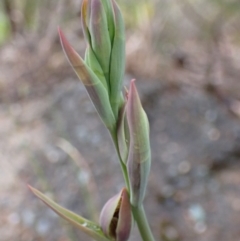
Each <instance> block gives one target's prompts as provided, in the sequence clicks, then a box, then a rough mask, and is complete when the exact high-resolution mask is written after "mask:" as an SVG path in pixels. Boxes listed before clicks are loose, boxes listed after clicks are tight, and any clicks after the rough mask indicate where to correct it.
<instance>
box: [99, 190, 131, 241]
mask: <svg viewBox="0 0 240 241" xmlns="http://www.w3.org/2000/svg"><path fill="white" fill-rule="evenodd" d="M100 226H101V228H102V230H103V233H104V234H105V235H106V236H107V237H109V238H111V239H113V240H116V241H127V240H128V238H129V236H130V232H131V226H132V214H131V204H130V202H129V196H128V192H127V189H126V188H123V189H122V190H121V192H120V193H118V194H117V195H115V196H114V197H112V198H111V199H109V200H108V202H107V203H106V204H105V205H104V207H103V209H102V211H101V214H100Z"/></svg>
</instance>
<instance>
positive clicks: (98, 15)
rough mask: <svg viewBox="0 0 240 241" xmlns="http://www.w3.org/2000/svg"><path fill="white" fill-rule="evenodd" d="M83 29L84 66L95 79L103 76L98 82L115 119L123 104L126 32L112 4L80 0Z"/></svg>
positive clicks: (117, 11)
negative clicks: (85, 42) (107, 96)
mask: <svg viewBox="0 0 240 241" xmlns="http://www.w3.org/2000/svg"><path fill="white" fill-rule="evenodd" d="M82 26H83V32H84V36H85V39H86V41H87V42H88V48H89V50H87V54H86V56H87V59H86V62H87V64H88V65H89V67H90V68H91V69H92V70H93V71H94V73H95V74H96V75H97V76H99V74H100V75H101V76H102V75H103V76H104V78H102V77H101V78H100V80H101V81H102V83H103V84H104V85H105V86H107V90H108V94H109V100H110V104H111V107H112V110H113V113H114V115H115V117H116V118H117V116H118V113H119V110H120V108H121V107H122V104H123V97H122V92H121V90H122V86H123V78H124V71H125V32H124V22H123V18H122V15H121V12H120V9H119V7H118V6H117V4H116V2H115V0H83V2H82ZM104 79H105V80H104Z"/></svg>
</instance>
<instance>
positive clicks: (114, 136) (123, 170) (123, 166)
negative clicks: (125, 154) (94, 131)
mask: <svg viewBox="0 0 240 241" xmlns="http://www.w3.org/2000/svg"><path fill="white" fill-rule="evenodd" d="M110 134H111V137H112V140H113V143H114V145H115V148H116V151H117V155H118V159H119V160H120V165H121V169H122V173H123V178H124V181H125V184H126V186H127V189H128V190H129V188H130V184H129V179H128V173H127V167H126V165H125V163H124V162H123V160H122V158H121V155H120V151H119V148H118V140H117V134H116V132H115V131H110Z"/></svg>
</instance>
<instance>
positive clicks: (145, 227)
mask: <svg viewBox="0 0 240 241" xmlns="http://www.w3.org/2000/svg"><path fill="white" fill-rule="evenodd" d="M132 213H133V216H134V219H135V221H136V223H137V225H138V230H139V232H140V234H141V236H142V240H143V241H155V239H154V237H153V235H152V231H151V229H150V227H149V224H148V221H147V218H146V214H145V211H144V208H143V205H141V206H139V207H134V206H132Z"/></svg>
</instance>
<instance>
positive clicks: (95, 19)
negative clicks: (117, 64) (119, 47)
mask: <svg viewBox="0 0 240 241" xmlns="http://www.w3.org/2000/svg"><path fill="white" fill-rule="evenodd" d="M82 25H83V30H84V35H85V38H86V40H87V41H88V44H89V45H90V47H91V49H92V51H93V52H94V55H95V57H96V59H97V60H98V62H99V64H100V66H101V69H102V71H103V73H104V75H105V78H106V80H107V82H108V79H109V63H110V56H111V40H110V35H109V31H108V22H107V15H106V12H105V9H104V6H103V3H102V1H101V0H85V1H83V3H82Z"/></svg>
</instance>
